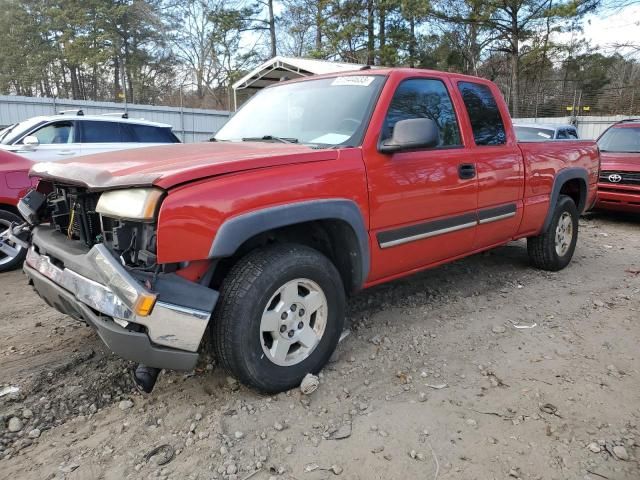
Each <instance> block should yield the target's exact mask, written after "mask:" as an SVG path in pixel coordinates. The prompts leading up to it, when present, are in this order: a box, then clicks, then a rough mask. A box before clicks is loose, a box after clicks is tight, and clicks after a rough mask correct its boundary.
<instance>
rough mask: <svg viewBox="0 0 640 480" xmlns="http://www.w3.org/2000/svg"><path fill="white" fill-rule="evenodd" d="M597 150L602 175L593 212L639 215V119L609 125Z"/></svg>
mask: <svg viewBox="0 0 640 480" xmlns="http://www.w3.org/2000/svg"><path fill="white" fill-rule="evenodd" d="M598 146H599V147H600V155H601V159H602V171H601V172H600V182H599V183H598V202H597V203H596V208H599V209H604V210H619V211H625V212H636V213H640V119H635V120H623V121H622V122H618V123H616V124H615V125H612V126H611V127H609V128H608V129H607V130H606V131H605V132H604V133H603V134H602V135H601V136H600V138H599V139H598Z"/></svg>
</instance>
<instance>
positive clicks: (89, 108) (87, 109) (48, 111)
mask: <svg viewBox="0 0 640 480" xmlns="http://www.w3.org/2000/svg"><path fill="white" fill-rule="evenodd" d="M75 109H82V110H83V111H84V113H85V114H87V115H96V114H98V115H99V114H102V113H114V112H124V110H125V106H124V104H122V103H111V102H89V101H84V100H60V99H53V98H42V97H19V96H14V95H0V126H7V125H11V124H12V123H16V122H20V121H22V120H26V119H27V118H30V117H35V116H38V115H53V114H55V113H57V112H59V111H60V110H75ZM127 112H128V113H129V117H130V118H144V119H145V120H151V121H153V122H161V123H168V124H169V125H171V126H173V131H174V132H175V133H176V135H178V137H180V138H181V139H182V141H184V142H186V143H193V142H203V141H206V140H208V139H209V138H210V137H211V135H213V133H214V132H216V131H218V130H219V129H220V127H222V125H224V124H225V122H226V121H227V119H228V118H229V112H225V111H221V110H204V109H199V108H180V107H162V106H155V105H137V104H130V105H127Z"/></svg>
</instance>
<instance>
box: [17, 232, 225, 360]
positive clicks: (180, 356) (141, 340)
mask: <svg viewBox="0 0 640 480" xmlns="http://www.w3.org/2000/svg"><path fill="white" fill-rule="evenodd" d="M64 240H66V239H65V237H64V235H61V234H59V233H57V232H55V231H51V230H50V229H47V228H43V227H37V228H36V229H35V230H34V233H33V240H32V241H33V245H32V247H31V248H30V249H29V251H28V253H27V259H26V261H25V264H24V271H25V273H26V274H27V276H28V277H29V280H30V282H31V283H32V284H33V286H34V288H35V290H36V291H37V292H38V294H39V295H40V296H41V297H42V298H43V299H44V300H45V301H46V302H47V303H48V304H49V305H51V306H52V307H54V308H56V309H57V310H59V311H60V312H62V313H65V314H67V315H70V316H72V317H74V318H76V319H79V320H82V321H84V322H86V323H87V324H89V325H91V326H93V327H94V328H96V330H97V331H98V334H99V335H100V338H101V339H102V340H103V341H104V343H105V344H106V345H107V346H108V347H109V348H110V349H111V350H112V351H113V352H115V353H116V354H118V355H120V356H121V357H123V358H126V359H128V360H133V361H136V362H139V363H143V364H145V365H147V366H150V367H157V368H168V369H173V370H190V369H192V368H193V367H194V366H195V364H196V361H197V359H198V348H199V346H200V342H201V340H202V337H203V336H204V333H205V330H206V328H207V325H208V323H209V319H210V317H211V312H212V311H213V308H214V306H215V303H216V301H217V299H218V293H217V292H216V291H214V290H211V289H209V288H207V287H204V286H202V285H199V284H196V283H193V282H189V281H187V280H184V279H182V278H181V277H179V276H177V275H175V274H160V275H157V276H156V277H155V278H154V279H153V287H154V288H153V293H155V294H157V300H156V302H155V305H154V307H153V310H152V311H151V313H150V314H149V315H146V316H141V315H137V314H136V313H135V312H134V311H133V310H132V309H131V307H130V302H129V301H127V299H126V298H123V295H122V293H121V292H122V291H123V290H127V289H128V290H136V289H143V290H146V289H145V287H144V286H143V285H144V283H145V281H146V280H147V279H148V278H145V277H144V275H145V274H142V273H140V274H137V273H135V272H132V273H130V272H129V271H127V270H126V269H125V268H124V267H123V266H122V265H121V264H120V263H119V262H117V261H116V260H115V257H113V255H112V254H111V253H110V252H109V251H108V250H107V249H106V248H105V247H104V246H102V245H96V246H94V247H93V248H92V249H90V250H86V251H84V252H83V251H82V250H80V251H78V250H77V249H76V250H74V249H73V248H67V249H60V248H59V247H60V242H61V241H64ZM67 265H68V266H67ZM69 267H71V268H69ZM73 267H75V269H74V268H73ZM101 269H103V270H106V271H100V270H101ZM78 270H79V271H80V272H81V273H79V272H78ZM134 275H135V276H134ZM136 276H137V277H138V278H136ZM105 278H109V279H110V280H109V284H105V282H104V280H103V279H105Z"/></svg>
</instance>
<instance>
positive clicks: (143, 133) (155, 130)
mask: <svg viewBox="0 0 640 480" xmlns="http://www.w3.org/2000/svg"><path fill="white" fill-rule="evenodd" d="M128 127H129V128H130V129H131V131H132V132H133V138H134V140H133V141H134V142H139V143H178V142H179V140H178V137H176V136H175V135H174V134H173V132H172V131H171V129H170V128H169V127H154V126H153V125H136V124H134V123H130V124H129V125H128Z"/></svg>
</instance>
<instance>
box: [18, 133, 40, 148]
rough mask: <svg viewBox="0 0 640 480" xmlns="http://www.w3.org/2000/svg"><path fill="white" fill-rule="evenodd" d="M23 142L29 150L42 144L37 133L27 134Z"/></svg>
mask: <svg viewBox="0 0 640 480" xmlns="http://www.w3.org/2000/svg"><path fill="white" fill-rule="evenodd" d="M22 144H23V145H24V146H25V147H26V148H28V149H29V150H34V149H35V148H36V147H37V146H38V145H40V140H38V137H36V136H35V135H27V136H26V137H24V139H23V140H22Z"/></svg>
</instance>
